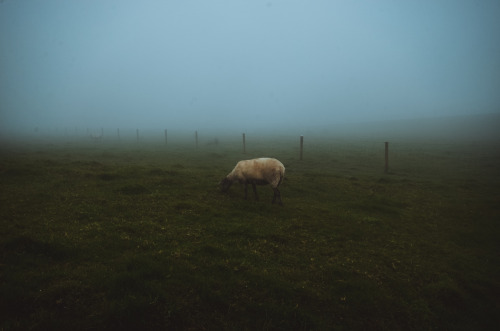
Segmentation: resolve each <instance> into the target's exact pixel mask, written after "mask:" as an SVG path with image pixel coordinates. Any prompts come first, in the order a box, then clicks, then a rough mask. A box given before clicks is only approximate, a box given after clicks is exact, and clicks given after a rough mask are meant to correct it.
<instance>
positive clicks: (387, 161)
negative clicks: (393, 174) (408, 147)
mask: <svg viewBox="0 0 500 331" xmlns="http://www.w3.org/2000/svg"><path fill="white" fill-rule="evenodd" d="M388 172H389V142H388V141H386V142H385V169H384V173H388Z"/></svg>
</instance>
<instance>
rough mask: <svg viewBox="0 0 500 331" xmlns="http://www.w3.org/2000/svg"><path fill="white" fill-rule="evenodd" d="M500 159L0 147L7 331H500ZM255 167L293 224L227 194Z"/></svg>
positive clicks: (468, 154)
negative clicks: (278, 166)
mask: <svg viewBox="0 0 500 331" xmlns="http://www.w3.org/2000/svg"><path fill="white" fill-rule="evenodd" d="M498 147H499V146H498V145H496V144H492V143H489V144H483V143H475V144H472V143H446V144H444V143H432V142H416V141H402V142H391V144H390V171H389V173H388V174H384V173H383V168H384V155H383V153H384V151H383V148H384V147H383V141H382V142H381V141H351V140H348V139H331V140H325V139H308V137H306V140H305V150H304V160H302V161H300V160H299V159H298V154H299V153H298V138H296V137H295V138H293V139H289V138H287V137H271V136H270V137H262V138H259V139H258V140H255V141H254V140H252V138H251V137H247V153H246V154H245V155H244V154H242V151H241V146H240V142H239V141H229V142H226V141H225V140H224V139H221V142H220V144H218V145H215V144H214V145H209V146H206V145H204V144H202V143H200V146H199V148H198V149H195V148H194V144H192V143H189V142H182V141H180V140H179V141H175V140H174V141H173V142H170V141H169V145H167V146H165V145H164V144H161V143H159V142H149V143H148V142H145V141H143V142H141V143H136V142H133V141H129V142H126V141H121V142H116V141H115V142H113V141H106V140H104V141H102V142H82V141H76V140H69V141H57V140H55V141H45V142H43V141H42V142H38V143H36V144H33V143H21V142H11V143H4V144H3V145H2V147H1V149H0V189H1V192H0V222H1V223H0V224H1V227H0V330H28V329H33V330H56V329H65V330H67V329H71V330H79V329H82V330H83V329H87V330H88V329H121V330H123V329H144V330H146V329H148V330H152V329H169V330H255V329H260V330H296V329H300V330H326V329H335V330H368V329H369V330H426V329H439V330H445V329H453V330H497V328H498V326H499V325H500V318H499V312H500V302H499V299H498V298H500V254H499V253H500V250H499V248H500V247H499V245H500V240H499V238H500V227H499V222H500V172H499V171H498V169H500V153H499V148H498ZM259 156H273V157H276V158H278V159H280V160H281V161H282V162H283V163H284V165H285V167H286V176H285V177H286V180H285V181H284V182H283V184H282V186H281V194H282V198H283V202H284V207H280V206H278V205H271V203H270V202H271V199H272V190H271V189H270V188H269V187H258V191H259V194H260V201H255V200H253V195H252V194H251V193H252V191H251V190H249V198H251V199H249V200H246V201H245V200H243V199H242V198H243V187H241V186H239V185H233V186H232V187H231V189H230V191H229V193H228V194H223V193H221V192H219V190H218V186H217V183H218V182H219V181H220V180H221V179H222V177H223V176H225V175H226V174H227V173H228V172H229V171H230V170H231V169H232V168H233V167H234V165H235V164H236V162H237V161H238V160H240V159H245V158H252V157H259Z"/></svg>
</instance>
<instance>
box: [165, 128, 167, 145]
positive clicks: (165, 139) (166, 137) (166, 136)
mask: <svg viewBox="0 0 500 331" xmlns="http://www.w3.org/2000/svg"><path fill="white" fill-rule="evenodd" d="M166 144H167V129H165V145H166Z"/></svg>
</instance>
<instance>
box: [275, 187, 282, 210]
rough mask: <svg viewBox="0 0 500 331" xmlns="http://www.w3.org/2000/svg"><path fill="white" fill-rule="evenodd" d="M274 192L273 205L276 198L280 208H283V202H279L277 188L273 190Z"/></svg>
mask: <svg viewBox="0 0 500 331" xmlns="http://www.w3.org/2000/svg"><path fill="white" fill-rule="evenodd" d="M273 191H274V196H273V203H274V202H275V201H276V197H277V198H278V204H279V205H280V206H283V201H281V194H280V191H279V190H278V188H273Z"/></svg>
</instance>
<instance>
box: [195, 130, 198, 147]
mask: <svg viewBox="0 0 500 331" xmlns="http://www.w3.org/2000/svg"><path fill="white" fill-rule="evenodd" d="M194 141H195V143H196V148H198V131H195V132H194Z"/></svg>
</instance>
